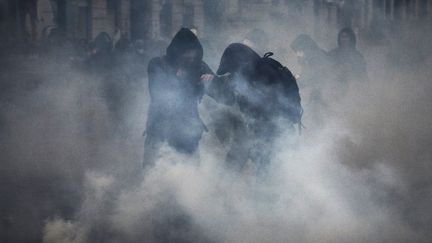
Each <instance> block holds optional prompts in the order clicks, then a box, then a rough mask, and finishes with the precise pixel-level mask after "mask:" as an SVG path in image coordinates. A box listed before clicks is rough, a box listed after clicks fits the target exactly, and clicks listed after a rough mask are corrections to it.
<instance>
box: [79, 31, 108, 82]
mask: <svg viewBox="0 0 432 243" xmlns="http://www.w3.org/2000/svg"><path fill="white" fill-rule="evenodd" d="M112 48H113V44H112V39H111V37H110V36H109V35H108V33H106V32H101V33H99V34H98V35H97V36H96V38H95V39H94V41H93V42H91V43H90V55H89V57H88V59H87V60H86V61H85V63H84V64H85V65H84V68H85V69H87V70H88V71H90V72H95V73H99V74H103V73H105V72H107V71H110V70H111V68H112V66H113V56H112Z"/></svg>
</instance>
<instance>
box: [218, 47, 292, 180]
mask: <svg viewBox="0 0 432 243" xmlns="http://www.w3.org/2000/svg"><path fill="white" fill-rule="evenodd" d="M274 62H276V63H277V61H275V60H274V59H271V58H269V57H268V56H267V55H266V56H265V57H263V58H261V57H260V56H259V55H258V54H257V53H256V52H255V51H254V50H253V49H251V48H250V47H248V46H246V45H244V44H240V43H233V44H231V45H229V46H228V47H227V48H226V49H225V51H224V53H223V55H222V58H221V62H220V65H219V68H218V71H217V74H218V75H227V74H229V75H230V77H231V81H230V82H231V83H230V87H231V92H232V93H234V100H235V102H234V103H236V104H237V105H238V107H239V110H240V115H239V118H237V119H227V121H231V122H233V123H234V126H233V127H234V131H233V138H232V142H231V147H230V149H229V151H228V153H227V157H226V164H227V166H228V167H231V168H233V169H234V170H237V171H241V170H242V168H243V167H244V166H245V164H246V162H247V161H248V160H249V159H251V160H252V161H253V162H254V165H255V168H256V170H257V172H258V173H261V172H265V168H266V166H267V165H268V163H269V162H270V160H271V157H272V154H273V150H272V147H271V146H272V144H273V142H274V139H275V138H276V136H277V134H279V132H280V129H281V127H280V126H279V124H278V122H277V121H280V120H281V119H285V120H287V123H284V124H287V127H289V126H291V125H293V124H294V123H296V122H298V120H296V119H291V118H293V117H291V116H290V115H291V111H292V110H291V107H294V106H295V105H294V104H293V103H291V102H290V101H291V98H292V97H291V96H296V95H295V94H291V93H290V94H289V92H290V91H288V90H290V89H291V88H293V87H294V86H295V87H294V89H295V90H296V92H293V93H296V94H297V96H296V98H298V99H297V101H298V102H300V97H299V96H298V94H299V93H298V87H297V84H296V81H295V78H294V77H293V76H292V74H291V72H289V71H288V69H286V68H284V67H282V66H277V68H275V67H274V66H273V65H272V64H273V63H274ZM279 65H280V64H279ZM281 72H285V74H289V75H290V76H289V75H288V76H289V77H288V78H289V79H291V80H290V81H287V80H286V79H285V78H286V77H282V76H281V75H280V74H281ZM285 81H287V82H286V83H284V82H285ZM291 81H292V82H291ZM291 84H293V86H291ZM285 91H288V92H285ZM293 113H295V112H293ZM299 116H300V114H299ZM294 120H296V121H294ZM262 169H264V170H262Z"/></svg>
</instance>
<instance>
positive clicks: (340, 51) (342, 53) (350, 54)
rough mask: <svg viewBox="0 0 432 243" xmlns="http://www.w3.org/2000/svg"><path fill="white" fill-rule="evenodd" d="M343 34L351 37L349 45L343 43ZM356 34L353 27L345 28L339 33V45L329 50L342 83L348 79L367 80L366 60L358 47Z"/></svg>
mask: <svg viewBox="0 0 432 243" xmlns="http://www.w3.org/2000/svg"><path fill="white" fill-rule="evenodd" d="M342 35H346V36H348V38H349V45H348V46H345V47H344V46H343V45H342ZM356 42H357V39H356V35H355V33H354V31H353V30H352V29H351V28H344V29H342V30H341V31H340V32H339V35H338V47H337V48H335V49H333V50H332V51H330V52H329V56H330V57H331V59H332V61H333V63H334V64H335V67H336V70H337V73H338V80H339V81H340V82H341V83H346V82H348V81H352V80H354V81H367V80H368V77H367V70H366V61H365V59H364V57H363V55H362V54H361V53H360V52H359V51H358V50H357V48H356Z"/></svg>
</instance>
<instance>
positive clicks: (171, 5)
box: [0, 0, 432, 41]
mask: <svg viewBox="0 0 432 243" xmlns="http://www.w3.org/2000/svg"><path fill="white" fill-rule="evenodd" d="M287 13H288V19H289V18H290V17H291V15H289V14H292V13H294V14H295V16H297V17H298V16H300V17H299V18H304V19H308V20H309V18H313V19H314V21H312V22H313V23H312V24H311V23H310V22H311V21H305V22H308V23H309V24H310V26H306V27H305V28H309V29H313V31H314V32H315V33H316V34H318V35H319V34H320V33H319V32H320V31H321V32H322V30H323V28H322V27H323V24H325V25H327V26H334V28H341V27H344V26H351V27H353V28H354V29H356V30H357V31H361V30H367V29H371V28H375V27H376V26H379V25H383V24H384V25H385V24H388V23H391V24H399V25H402V24H404V23H409V22H412V21H416V20H422V19H431V13H432V0H217V1H216V0H0V31H1V34H2V35H1V36H2V37H1V38H6V37H9V36H19V37H20V38H26V39H28V40H32V41H34V40H37V39H39V38H41V37H43V36H44V35H47V34H48V33H49V32H50V29H52V28H57V29H58V30H60V31H61V32H62V33H64V34H65V35H66V36H67V37H69V38H73V39H92V38H94V37H95V36H96V35H97V34H98V33H99V32H102V31H104V32H107V33H108V34H110V35H111V36H113V35H114V34H116V33H117V34H123V35H126V36H130V37H132V38H134V39H136V38H141V39H156V40H157V39H170V38H171V37H172V36H173V34H174V33H175V32H176V31H177V30H178V29H179V28H180V27H182V26H185V27H189V28H195V29H197V31H198V35H199V36H205V35H207V34H208V33H210V32H212V31H217V30H220V29H227V28H233V27H234V28H235V27H236V26H237V27H241V26H249V27H253V26H254V24H255V23H258V22H259V21H261V20H265V19H268V18H271V17H275V16H276V17H277V16H283V15H286V14H287ZM297 17H296V18H297Z"/></svg>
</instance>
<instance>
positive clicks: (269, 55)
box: [264, 51, 273, 58]
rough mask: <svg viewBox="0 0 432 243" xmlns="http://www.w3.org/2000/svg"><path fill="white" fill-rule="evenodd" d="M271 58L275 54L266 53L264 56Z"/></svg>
mask: <svg viewBox="0 0 432 243" xmlns="http://www.w3.org/2000/svg"><path fill="white" fill-rule="evenodd" d="M271 56H273V52H271V51H270V52H266V54H264V58H268V57H271Z"/></svg>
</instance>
